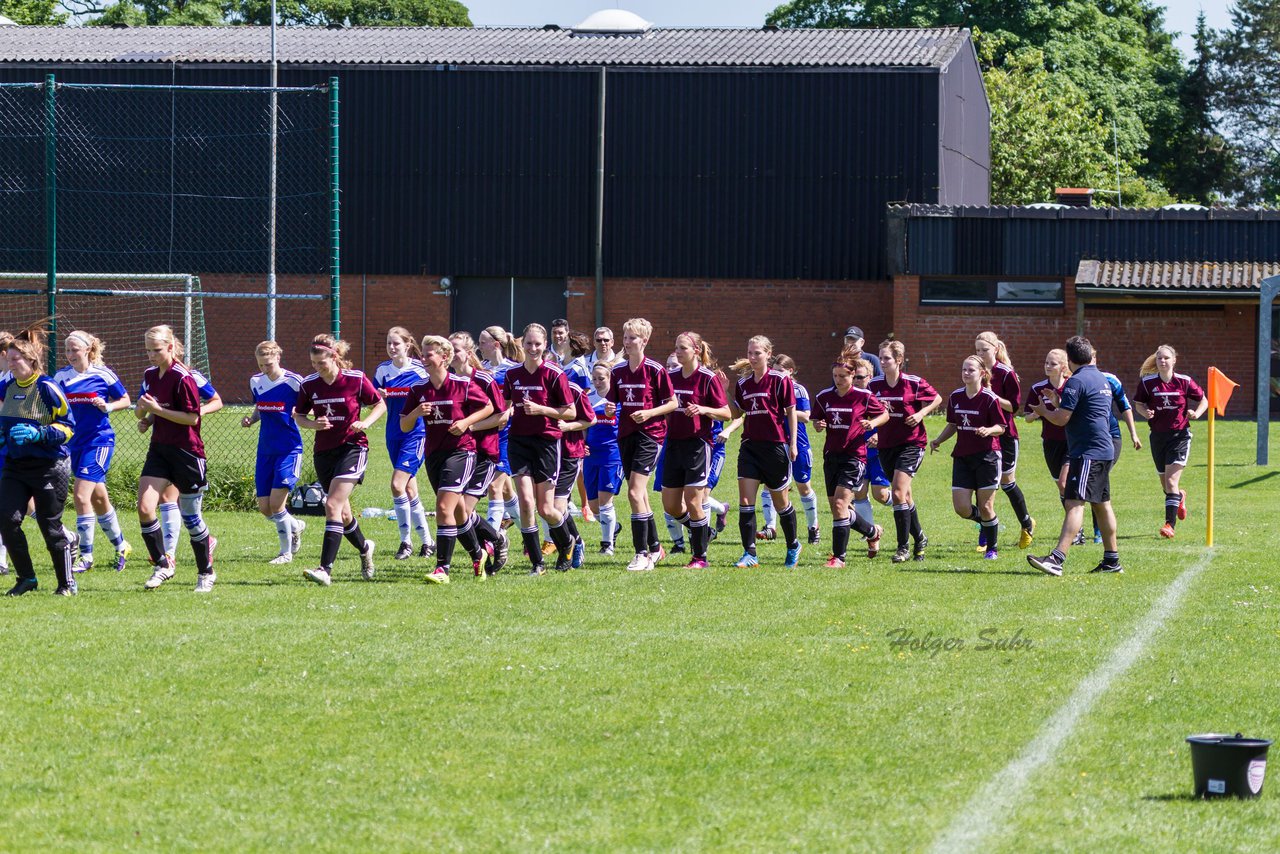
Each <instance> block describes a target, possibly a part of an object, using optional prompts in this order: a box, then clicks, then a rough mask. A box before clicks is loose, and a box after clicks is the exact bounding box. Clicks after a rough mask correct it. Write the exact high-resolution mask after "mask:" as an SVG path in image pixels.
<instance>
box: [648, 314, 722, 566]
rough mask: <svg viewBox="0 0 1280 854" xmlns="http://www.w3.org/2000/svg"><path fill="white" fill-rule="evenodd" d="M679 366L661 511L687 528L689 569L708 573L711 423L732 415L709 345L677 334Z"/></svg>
mask: <svg viewBox="0 0 1280 854" xmlns="http://www.w3.org/2000/svg"><path fill="white" fill-rule="evenodd" d="M675 356H676V361H677V363H678V366H677V368H676V369H675V370H674V371H672V372H671V373H670V374H669V376H670V378H671V387H672V390H673V391H674V392H675V396H676V400H677V401H679V406H678V407H677V408H676V409H675V410H673V411H672V412H671V413H670V414H668V415H667V437H666V444H665V446H664V448H665V450H664V454H663V456H664V460H663V473H662V508H663V510H664V511H665V512H666V514H667V515H668V516H671V517H674V518H675V520H676V521H677V522H678V523H680V524H681V525H687V526H688V528H689V550H690V552H691V554H690V560H689V562H688V563H687V564H685V568H686V569H706V567H707V547H708V546H709V545H710V543H711V522H710V520H709V519H708V518H707V501H706V497H707V481H708V479H709V478H710V476H711V457H712V451H713V442H712V436H711V425H712V423H713V422H715V421H728V420H729V418H730V417H731V413H730V412H729V402H728V400H726V398H725V392H724V383H725V378H724V375H723V374H722V373H720V370H719V368H718V367H717V365H716V361H715V357H714V356H713V355H712V353H711V347H710V346H709V345H708V344H707V342H706V341H704V340H703V339H702V336H701V335H699V334H698V333H696V332H682V333H680V334H679V335H677V336H676V350H675Z"/></svg>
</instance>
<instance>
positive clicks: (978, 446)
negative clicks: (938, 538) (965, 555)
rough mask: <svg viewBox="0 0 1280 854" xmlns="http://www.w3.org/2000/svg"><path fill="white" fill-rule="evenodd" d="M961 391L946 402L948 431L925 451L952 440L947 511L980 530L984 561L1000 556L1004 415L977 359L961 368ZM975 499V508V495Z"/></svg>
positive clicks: (981, 363)
mask: <svg viewBox="0 0 1280 854" xmlns="http://www.w3.org/2000/svg"><path fill="white" fill-rule="evenodd" d="M960 378H961V379H962V380H963V381H964V386H963V387H961V388H958V389H956V390H955V391H953V392H951V397H950V398H948V400H947V426H946V427H943V428H942V432H941V433H939V434H938V437H937V438H936V439H934V440H933V441H932V442H930V443H929V451H930V452H931V453H932V452H935V451H937V450H938V447H939V446H940V445H942V444H943V443H945V442H946V441H947V440H948V439H950V438H951V437H952V436H956V437H957V438H956V446H955V448H954V449H953V450H952V451H951V506H952V507H954V508H955V511H956V514H957V515H958V516H959V517H960V518H961V519H970V520H972V521H974V522H978V523H979V524H981V525H982V529H983V531H984V532H985V533H986V538H985V540H984V542H985V543H986V551H985V552H984V557H985V559H986V560H995V559H996V558H998V557H999V556H1000V553H999V546H998V543H999V537H998V536H997V535H998V534H999V533H1000V520H999V519H998V518H997V517H996V490H997V489H999V488H1000V468H1001V466H1000V437H1001V436H1002V435H1004V430H1005V423H1006V419H1005V415H1004V407H1003V405H1002V404H1001V402H1000V397H999V396H998V395H997V394H996V393H995V392H993V391H992V390H991V389H990V388H988V387H987V383H989V382H990V381H991V373H990V372H989V371H988V370H987V366H986V365H984V364H983V360H982V358H981V357H979V356H969V357H967V358H966V359H965V360H964V364H963V365H962V366H961V368H960ZM975 492H976V493H977V495H978V503H977V505H974V504H973V496H974V493H975Z"/></svg>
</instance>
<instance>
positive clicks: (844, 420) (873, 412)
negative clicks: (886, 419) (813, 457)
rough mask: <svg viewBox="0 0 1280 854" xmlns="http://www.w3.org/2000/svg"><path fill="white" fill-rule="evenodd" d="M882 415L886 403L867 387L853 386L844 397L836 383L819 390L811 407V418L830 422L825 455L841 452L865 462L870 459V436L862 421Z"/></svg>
mask: <svg viewBox="0 0 1280 854" xmlns="http://www.w3.org/2000/svg"><path fill="white" fill-rule="evenodd" d="M883 414H884V404H883V403H881V402H880V399H879V398H877V397H876V396H875V395H874V394H872V393H871V392H870V391H868V390H867V389H864V388H851V389H849V393H848V394H846V395H844V396H843V397H841V396H840V394H839V393H838V392H837V391H836V389H835V386H832V387H831V388H824V389H823V390H822V391H820V392H818V396H817V397H815V398H814V399H813V402H812V404H810V409H809V417H810V418H812V419H813V420H814V421H825V422H827V426H826V430H825V431H824V432H825V433H826V434H827V441H826V444H825V445H823V446H822V453H823V454H840V455H842V456H847V457H856V458H857V459H859V460H864V461H865V460H866V458H867V437H866V431H865V430H863V429H862V420H863V419H864V418H868V419H869V418H876V417H878V416H880V415H883Z"/></svg>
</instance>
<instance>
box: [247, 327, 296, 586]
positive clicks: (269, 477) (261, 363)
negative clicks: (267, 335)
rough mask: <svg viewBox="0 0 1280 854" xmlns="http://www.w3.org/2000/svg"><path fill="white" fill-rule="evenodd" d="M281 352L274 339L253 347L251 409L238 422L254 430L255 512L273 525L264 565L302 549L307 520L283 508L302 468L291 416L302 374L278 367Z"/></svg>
mask: <svg viewBox="0 0 1280 854" xmlns="http://www.w3.org/2000/svg"><path fill="white" fill-rule="evenodd" d="M283 354H284V351H283V350H282V349H281V347H280V345H279V344H277V343H276V342H274V341H263V342H262V343H261V344H259V345H258V346H257V347H255V348H254V350H253V356H254V358H255V359H257V360H258V373H256V374H254V375H253V377H252V378H251V379H250V380H249V393H250V394H252V395H253V413H252V414H250V415H247V416H245V417H244V418H242V419H240V426H242V427H252V426H253V425H254V424H259V423H260V424H262V426H261V427H260V428H259V429H258V459H257V464H256V466H255V467H254V473H253V485H254V494H255V495H256V496H257V499H258V512H259V513H261V514H262V515H263V516H265V517H266V518H267V521H269V522H271V523H272V524H273V525H274V526H275V529H276V536H277V537H278V538H279V540H280V551H279V553H277V554H276V556H275V557H273V558H272V559H271V560H270V561H268V563H270V564H271V565H273V566H279V565H281V564H285V563H290V562H292V561H293V556H294V555H295V554H297V553H298V549H300V548H301V547H302V532H303V530H305V529H306V527H307V523H306V522H304V521H302V520H301V519H296V518H294V516H293V514H291V513H290V512H289V508H288V507H286V506H285V502H286V501H287V500H288V498H289V490H291V489H293V487H294V485H295V484H296V483H297V482H298V476H299V473H300V472H301V471H302V434H301V433H300V432H298V425H297V424H296V423H295V422H294V420H293V407H294V406H295V405H296V404H297V402H298V392H300V391H302V377H301V376H300V375H298V374H295V373H294V372H293V371H286V370H285V369H284V368H282V367H280V357H281V356H282V355H283Z"/></svg>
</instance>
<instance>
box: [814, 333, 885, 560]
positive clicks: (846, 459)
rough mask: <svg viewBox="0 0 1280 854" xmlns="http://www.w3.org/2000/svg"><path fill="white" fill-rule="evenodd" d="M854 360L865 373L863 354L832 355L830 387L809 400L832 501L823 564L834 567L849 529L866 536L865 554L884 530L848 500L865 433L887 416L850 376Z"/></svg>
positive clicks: (859, 472) (863, 459) (862, 458)
mask: <svg viewBox="0 0 1280 854" xmlns="http://www.w3.org/2000/svg"><path fill="white" fill-rule="evenodd" d="M858 365H866V366H868V367H867V368H864V369H862V370H863V373H864V375H866V373H867V370H868V369H869V367H870V363H869V362H867V361H866V360H865V359H854V358H852V356H851V355H850V356H848V357H844V356H842V357H841V358H839V359H836V361H835V362H833V363H832V365H831V387H830V388H825V389H823V390H822V391H820V392H818V396H817V397H816V398H815V399H814V401H813V429H815V430H817V431H818V432H819V433H821V432H825V433H826V434H827V441H826V443H825V444H824V445H823V446H822V476H823V480H824V481H825V482H826V484H827V501H828V502H830V504H831V519H832V522H831V557H830V558H828V559H827V566H828V567H830V568H832V569H838V568H841V567H843V566H844V565H845V554H846V552H848V550H849V531H850V530H851V529H852V530H854V531H857V532H858V533H859V534H861V535H862V537H863V538H864V539H865V540H866V541H867V557H868V558H873V557H875V556H876V555H877V554H879V552H880V537H881V536H882V535H883V534H884V530H883V529H882V528H881V527H880V526H879V525H874V524H872V523H870V522H868V521H866V520H865V519H863V518H862V517H860V516H858V515H857V514H856V513H852V512H850V505H851V503H852V501H853V498H854V496H855V495H857V494H858V491H859V490H861V489H863V488H864V487H865V484H866V476H867V445H866V438H867V434H868V433H869V432H870V431H872V430H874V429H876V428H877V427H879V426H880V425H881V424H884V423H885V422H887V421H888V420H889V413H887V412H885V410H884V404H882V403H880V401H879V399H878V398H877V397H876V396H875V395H874V394H872V393H871V392H870V391H867V390H866V389H865V388H856V387H855V386H854V384H853V377H854V375H855V373H857V372H858V370H859V368H858Z"/></svg>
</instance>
